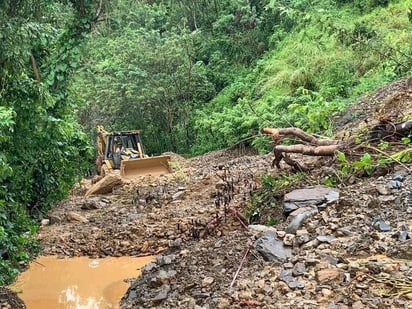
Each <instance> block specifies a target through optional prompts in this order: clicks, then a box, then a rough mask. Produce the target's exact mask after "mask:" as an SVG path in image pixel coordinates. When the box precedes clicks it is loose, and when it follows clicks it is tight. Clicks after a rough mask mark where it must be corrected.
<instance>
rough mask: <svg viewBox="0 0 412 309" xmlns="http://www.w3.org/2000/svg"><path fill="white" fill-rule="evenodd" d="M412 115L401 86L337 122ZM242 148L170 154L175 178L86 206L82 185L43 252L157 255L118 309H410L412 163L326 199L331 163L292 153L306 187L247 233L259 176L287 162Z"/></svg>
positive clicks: (300, 184)
mask: <svg viewBox="0 0 412 309" xmlns="http://www.w3.org/2000/svg"><path fill="white" fill-rule="evenodd" d="M399 104H401V105H402V106H400V105H399ZM411 107H412V94H411V90H410V89H409V88H408V86H407V80H406V79H403V80H400V81H397V82H395V83H393V84H390V85H388V86H387V87H385V88H382V89H379V90H378V91H377V93H376V94H374V95H372V96H371V97H369V98H364V99H362V101H361V102H360V104H359V106H354V107H353V110H352V111H356V114H354V113H352V114H351V112H348V114H347V116H345V117H342V119H343V118H345V119H346V120H345V121H348V120H347V119H348V117H349V115H350V117H352V119H351V120H350V122H347V123H346V127H345V125H344V123H343V122H342V123H341V124H340V125H342V128H343V131H346V133H345V134H347V132H353V134H355V132H359V131H362V130H365V126H367V124H368V123H369V124H371V125H375V124H376V123H378V122H379V119H381V118H382V117H383V118H385V119H388V117H389V118H390V119H392V120H393V121H400V120H401V119H402V120H405V119H406V118H407V117H410V116H411V115H412V108H411ZM385 115H386V116H387V117H385ZM353 117H355V119H353ZM365 120H367V121H366V122H365ZM375 120H376V121H375ZM356 129H359V131H356ZM342 134H343V133H342ZM343 135H344V134H343ZM242 151H243V150H242ZM242 151H239V150H236V149H225V150H221V151H215V152H211V153H208V154H206V155H203V156H199V157H196V158H193V159H184V158H182V157H180V156H178V155H176V154H173V156H172V161H173V162H174V169H175V173H173V174H170V175H164V176H161V177H159V178H150V177H142V178H139V179H137V180H135V181H130V182H127V183H124V184H123V185H122V186H121V187H116V188H114V189H113V192H112V193H110V194H104V195H92V196H88V197H84V193H85V192H87V190H88V189H89V188H90V187H91V185H92V183H91V181H90V180H88V181H84V183H82V184H81V186H79V187H78V188H76V189H74V190H73V195H72V196H71V197H70V198H69V199H67V200H64V201H62V202H60V203H59V204H58V205H56V207H55V208H54V209H53V210H52V211H50V213H49V214H48V215H47V218H45V219H47V220H49V223H50V224H48V225H45V226H44V227H43V228H42V229H41V232H40V234H39V238H40V239H41V242H42V246H43V254H45V255H52V254H53V255H55V254H57V255H62V256H82V255H87V256H90V257H104V256H122V255H133V256H142V255H156V256H157V258H156V260H155V261H154V262H153V263H151V264H149V265H147V266H146V267H145V268H144V270H143V274H142V276H141V277H139V278H135V279H133V278H129V279H128V281H129V282H130V284H131V286H130V288H129V290H128V292H127V293H126V295H125V296H124V298H123V299H122V302H121V308H151V307H153V308H243V307H255V308H410V307H411V306H412V261H411V260H412V240H411V238H412V234H411V231H412V202H411V201H412V175H411V173H410V169H412V165H411V164H410V163H405V164H404V165H403V166H401V165H396V164H395V165H391V166H389V167H388V168H387V169H386V170H385V172H384V173H381V174H379V175H377V174H375V175H372V176H371V177H361V176H360V175H358V176H357V177H353V178H351V179H349V181H347V182H344V183H342V184H339V185H337V186H336V188H334V192H338V193H332V195H333V198H331V199H330V200H328V199H325V200H323V198H322V194H324V193H323V192H324V191H325V189H324V188H323V187H322V188H321V187H316V186H317V185H321V184H322V183H323V180H324V179H325V177H326V176H330V175H335V174H336V173H337V162H336V160H334V158H327V159H325V158H313V157H305V156H300V155H296V156H294V160H299V162H300V163H301V164H303V165H305V166H310V168H309V169H308V170H309V172H308V173H307V174H306V176H305V178H303V180H302V179H300V180H299V181H296V183H295V182H293V181H292V182H291V183H290V184H289V186H288V189H282V191H281V192H274V193H273V195H274V204H273V207H272V208H269V209H268V208H264V209H263V208H262V209H258V210H261V211H262V213H258V214H256V218H257V219H256V220H254V222H253V223H254V224H253V225H252V226H249V227H248V228H245V218H244V217H245V214H246V213H248V212H249V211H250V201H251V197H252V195H253V193H254V192H256V190H259V188H262V181H261V177H260V176H262V175H271V176H272V177H274V178H276V177H277V176H278V175H279V174H280V173H282V175H286V176H288V175H291V173H292V170H291V169H290V167H288V166H286V165H284V164H282V165H281V169H280V170H279V169H276V168H272V167H271V163H272V160H273V155H272V154H266V155H256V154H250V153H248V154H245V153H244V152H242ZM294 179H296V178H294ZM314 186H315V188H319V190H320V193H322V194H320V193H319V192H318V193H319V194H315V195H316V196H318V195H319V196H320V198H321V201H320V202H314V201H313V200H311V199H306V200H309V202H308V203H307V204H305V203H303V205H301V204H299V205H298V206H296V205H295V206H296V207H295V206H291V205H290V203H289V204H287V205H284V203H283V202H284V200H283V198H284V196H285V195H286V194H289V195H288V196H289V197H290V196H293V197H294V198H296V194H299V192H305V193H304V195H306V194H307V192H308V191H305V190H301V191H297V193H296V191H295V193H294V194H291V192H294V190H295V189H307V188H309V187H311V188H313V187H314ZM315 193H316V192H315ZM326 195H328V193H326ZM298 197H299V196H298ZM304 197H307V196H304ZM302 200H305V199H304V198H301V199H300V201H302ZM288 201H289V202H290V200H288ZM325 201H326V202H325ZM269 215H270V217H271V218H276V220H277V222H276V224H275V225H274V226H272V227H269V226H265V225H264V223H267V218H269ZM259 218H260V220H259ZM293 220H295V221H293ZM271 223H274V221H272V222H271ZM292 223H293V224H292ZM262 237H266V239H268V240H271V241H273V242H275V244H276V245H277V247H276V248H278V249H277V250H285V252H284V253H285V254H284V255H282V256H283V257H286V258H285V260H283V258H282V259H280V260H276V259H274V260H273V259H270V256H271V255H270V254H263V255H262V254H261V250H268V251H269V252H270V249H271V248H270V245H268V247H265V246H266V243H265V242H262V241H259V240H261V239H262ZM257 243H259V244H260V245H259V246H257ZM262 243H263V244H264V245H262ZM269 243H270V242H269ZM262 246H263V247H264V248H263V249H262ZM258 249H259V250H258Z"/></svg>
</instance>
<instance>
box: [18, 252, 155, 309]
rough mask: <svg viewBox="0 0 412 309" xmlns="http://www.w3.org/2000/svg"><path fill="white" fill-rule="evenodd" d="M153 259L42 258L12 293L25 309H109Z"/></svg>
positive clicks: (21, 278) (114, 306)
mask: <svg viewBox="0 0 412 309" xmlns="http://www.w3.org/2000/svg"><path fill="white" fill-rule="evenodd" d="M152 260H153V257H141V258H133V257H119V258H112V257H108V258H104V259H90V258H88V257H77V258H68V259H58V258H56V257H52V256H41V257H39V258H37V259H36V260H35V261H34V262H32V263H31V264H30V268H29V269H28V270H27V271H25V272H24V273H22V274H21V275H20V276H19V277H18V279H17V282H16V283H15V284H14V285H13V286H11V289H13V290H14V291H16V292H18V293H19V294H18V295H19V297H20V298H21V299H23V301H24V302H25V303H26V306H27V309H109V308H110V309H112V308H119V301H120V299H121V298H122V296H123V295H124V293H125V292H126V291H127V288H128V287H129V284H128V283H125V282H124V281H123V280H124V279H127V278H134V277H137V276H138V275H139V274H140V269H141V268H142V267H143V266H144V265H145V264H147V263H149V262H150V261H152Z"/></svg>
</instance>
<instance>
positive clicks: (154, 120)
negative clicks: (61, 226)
mask: <svg viewBox="0 0 412 309" xmlns="http://www.w3.org/2000/svg"><path fill="white" fill-rule="evenodd" d="M408 5H409V3H408V1H389V0H361V1H345V0H326V1H320V0H278V1H276V0H262V1H258V0H219V1H217V0H202V1H192V0H191V1H189V0H173V1H171V0H167V1H166V0H150V1H149V0H146V1H143V0H134V1H126V0H112V1H106V0H60V1H51V0H26V1H23V0H19V1H12V0H6V1H2V2H1V3H0V27H1V30H0V39H1V42H2V43H1V47H0V70H1V71H0V133H1V134H0V143H1V145H2V147H1V149H0V284H1V283H4V282H6V281H9V280H11V279H12V278H13V276H14V275H15V273H16V271H17V269H19V268H20V267H21V266H22V263H24V261H26V260H27V259H28V258H29V254H30V253H33V252H35V247H36V246H35V242H34V241H33V237H32V236H33V235H35V233H36V231H37V226H38V224H37V221H38V218H41V216H42V215H43V214H44V213H45V212H46V211H47V209H49V207H51V205H53V203H55V202H56V201H57V200H59V199H61V198H63V197H64V196H65V195H66V194H67V192H68V190H69V189H70V187H71V186H72V185H73V183H74V182H75V181H76V179H78V177H81V176H82V175H83V173H84V171H85V168H87V165H88V162H90V159H91V156H92V149H93V148H92V147H90V145H91V141H92V137H93V135H94V128H95V126H96V125H97V124H103V125H105V126H106V128H108V129H113V130H120V129H135V128H137V129H142V130H143V138H144V143H145V145H146V148H147V149H148V150H149V152H150V153H162V152H164V151H174V152H177V153H180V154H187V155H196V154H200V153H204V152H206V151H209V150H213V149H219V148H221V147H227V146H231V145H234V144H236V143H237V142H238V141H244V143H246V144H247V145H248V146H253V147H255V148H256V149H258V150H262V151H263V150H265V147H267V146H268V143H267V142H266V141H264V140H262V138H261V137H258V138H255V136H256V135H257V134H258V132H259V128H260V127H262V126H273V127H278V126H291V125H294V126H299V127H301V128H302V129H305V130H307V131H309V132H317V133H322V134H330V133H331V132H332V130H333V122H332V121H331V116H332V115H334V114H335V113H336V112H338V111H340V110H343V109H344V108H345V107H346V106H347V105H348V104H349V103H351V102H354V101H355V99H356V98H357V97H358V96H359V95H361V94H364V93H367V92H369V91H372V90H373V89H375V88H376V87H377V86H380V85H382V84H385V83H387V82H389V81H391V80H394V79H396V78H399V77H401V76H405V75H407V74H410V68H411V65H412V57H411V56H410V55H411V44H410V42H411V39H412V38H411V36H412V33H411V23H410V21H411V18H412V16H411V15H408V12H409V14H410V10H409V7H408ZM83 132H85V133H83Z"/></svg>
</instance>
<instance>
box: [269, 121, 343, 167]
mask: <svg viewBox="0 0 412 309" xmlns="http://www.w3.org/2000/svg"><path fill="white" fill-rule="evenodd" d="M262 133H264V134H270V135H272V136H273V138H274V140H275V143H276V145H275V147H274V152H275V154H278V157H279V154H280V153H282V152H286V153H301V154H304V155H310V156H333V155H335V152H336V150H338V149H339V147H341V145H340V144H339V141H338V140H335V139H318V138H316V137H314V136H312V135H310V134H307V133H306V132H304V131H303V130H301V129H299V128H294V127H291V128H277V129H272V128H263V129H262ZM288 135H292V136H295V137H297V138H299V139H300V140H301V141H302V142H305V143H307V144H309V145H302V144H297V145H279V142H280V139H281V137H282V136H288ZM282 158H283V157H282ZM282 158H280V159H278V160H276V163H277V164H276V165H278V163H279V162H280V160H281V159H282Z"/></svg>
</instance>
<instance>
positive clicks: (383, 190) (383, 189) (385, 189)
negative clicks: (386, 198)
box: [376, 185, 391, 195]
mask: <svg viewBox="0 0 412 309" xmlns="http://www.w3.org/2000/svg"><path fill="white" fill-rule="evenodd" d="M376 191H378V193H379V194H381V195H389V194H391V191H389V189H388V187H387V186H382V185H380V186H376Z"/></svg>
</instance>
